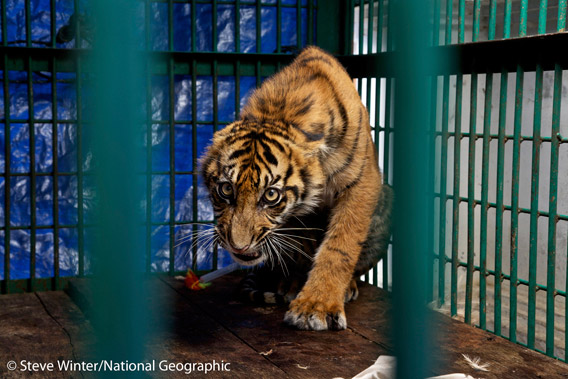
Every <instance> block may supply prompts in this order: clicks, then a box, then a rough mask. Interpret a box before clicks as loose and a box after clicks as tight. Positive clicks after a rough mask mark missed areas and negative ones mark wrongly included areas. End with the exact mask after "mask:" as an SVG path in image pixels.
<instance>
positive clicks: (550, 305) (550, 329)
mask: <svg viewBox="0 0 568 379" xmlns="http://www.w3.org/2000/svg"><path fill="white" fill-rule="evenodd" d="M561 100H562V67H561V66H560V65H559V64H556V65H555V66H554V94H553V100H552V101H553V103H552V132H551V135H550V136H551V147H550V195H549V203H550V206H549V210H548V259H547V264H548V267H547V272H546V288H547V290H546V354H547V355H549V356H554V308H555V304H554V294H555V292H556V227H557V222H558V216H557V213H556V212H557V206H558V199H557V196H558V160H559V150H560V141H559V140H558V134H559V133H560V104H561Z"/></svg>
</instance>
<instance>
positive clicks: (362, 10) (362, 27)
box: [359, 0, 365, 89]
mask: <svg viewBox="0 0 568 379" xmlns="http://www.w3.org/2000/svg"><path fill="white" fill-rule="evenodd" d="M364 39H365V0H359V55H361V54H363V47H364V46H365V44H364ZM359 89H361V86H359Z"/></svg>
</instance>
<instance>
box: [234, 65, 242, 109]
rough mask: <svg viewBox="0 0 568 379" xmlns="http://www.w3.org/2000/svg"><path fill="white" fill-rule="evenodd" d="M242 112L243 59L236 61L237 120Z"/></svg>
mask: <svg viewBox="0 0 568 379" xmlns="http://www.w3.org/2000/svg"><path fill="white" fill-rule="evenodd" d="M240 113H241V61H239V60H237V61H236V62H235V120H238V119H239V115H240Z"/></svg>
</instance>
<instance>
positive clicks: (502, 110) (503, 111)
mask: <svg viewBox="0 0 568 379" xmlns="http://www.w3.org/2000/svg"><path fill="white" fill-rule="evenodd" d="M507 87H508V72H507V71H506V70H505V69H503V70H502V71H501V85H500V94H499V132H498V143H497V191H496V196H497V199H496V203H497V204H496V207H495V293H494V303H495V308H494V309H495V316H494V320H495V321H494V333H495V334H496V335H498V336H500V335H501V285H502V283H503V213H504V212H505V207H504V206H503V181H504V175H505V128H506V120H507Z"/></svg>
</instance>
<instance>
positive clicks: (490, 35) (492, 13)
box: [487, 0, 497, 41]
mask: <svg viewBox="0 0 568 379" xmlns="http://www.w3.org/2000/svg"><path fill="white" fill-rule="evenodd" d="M496 22H497V0H490V2H489V30H488V31H487V39H488V40H490V41H491V40H494V39H495V26H496Z"/></svg>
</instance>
